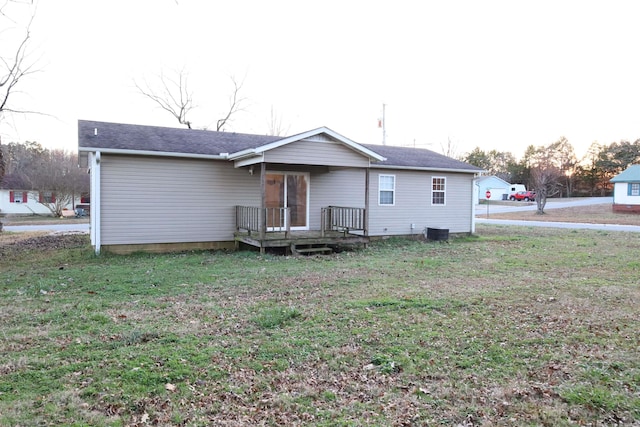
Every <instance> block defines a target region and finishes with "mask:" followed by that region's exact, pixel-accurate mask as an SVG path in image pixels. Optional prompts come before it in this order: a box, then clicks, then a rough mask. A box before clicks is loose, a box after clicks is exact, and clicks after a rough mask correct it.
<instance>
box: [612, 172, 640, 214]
mask: <svg viewBox="0 0 640 427" xmlns="http://www.w3.org/2000/svg"><path fill="white" fill-rule="evenodd" d="M611 182H612V183H613V211H614V212H633V213H640V165H632V166H629V167H628V168H627V169H626V170H624V171H623V172H621V173H620V174H619V175H617V176H615V177H613V178H612V179H611Z"/></svg>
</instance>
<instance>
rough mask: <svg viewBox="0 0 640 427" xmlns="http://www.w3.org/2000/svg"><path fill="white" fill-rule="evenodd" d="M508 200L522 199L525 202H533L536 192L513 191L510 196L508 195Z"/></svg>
mask: <svg viewBox="0 0 640 427" xmlns="http://www.w3.org/2000/svg"><path fill="white" fill-rule="evenodd" d="M509 200H511V201H514V200H518V201H522V200H524V201H525V202H529V201H531V202H535V201H536V193H534V192H533V191H518V192H517V193H513V194H512V195H511V197H509Z"/></svg>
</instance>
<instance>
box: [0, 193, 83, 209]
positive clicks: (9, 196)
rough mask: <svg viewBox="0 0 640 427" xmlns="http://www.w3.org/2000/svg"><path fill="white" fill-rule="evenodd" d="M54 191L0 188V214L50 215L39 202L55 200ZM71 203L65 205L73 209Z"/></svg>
mask: <svg viewBox="0 0 640 427" xmlns="http://www.w3.org/2000/svg"><path fill="white" fill-rule="evenodd" d="M55 197H56V195H55V193H53V192H51V191H45V192H38V191H32V190H21V189H18V188H16V189H4V188H3V189H0V214H2V215H51V211H50V210H49V209H48V208H47V207H46V206H45V205H43V204H42V203H41V202H44V203H48V202H51V203H53V202H55ZM73 206H74V205H73V204H69V205H68V206H67V208H68V209H73Z"/></svg>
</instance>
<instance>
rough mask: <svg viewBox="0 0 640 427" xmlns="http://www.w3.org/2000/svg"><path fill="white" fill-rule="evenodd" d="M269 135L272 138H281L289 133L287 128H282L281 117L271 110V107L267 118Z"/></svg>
mask: <svg viewBox="0 0 640 427" xmlns="http://www.w3.org/2000/svg"><path fill="white" fill-rule="evenodd" d="M268 126H269V135H273V136H283V135H285V134H286V133H287V132H289V128H288V127H287V128H286V129H285V128H284V126H283V124H282V116H280V115H278V113H277V112H276V111H275V110H274V109H273V105H272V106H271V115H270V116H269V123H268Z"/></svg>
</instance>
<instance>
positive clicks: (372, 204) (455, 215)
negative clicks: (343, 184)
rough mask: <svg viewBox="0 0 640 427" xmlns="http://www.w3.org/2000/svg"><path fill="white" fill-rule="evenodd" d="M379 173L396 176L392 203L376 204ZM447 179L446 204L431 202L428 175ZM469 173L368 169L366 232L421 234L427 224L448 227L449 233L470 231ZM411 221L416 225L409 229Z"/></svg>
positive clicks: (371, 233) (433, 226)
mask: <svg viewBox="0 0 640 427" xmlns="http://www.w3.org/2000/svg"><path fill="white" fill-rule="evenodd" d="M379 175H395V177H396V187H395V204H394V206H380V205H379V204H378V177H379ZM432 177H445V178H446V193H445V197H446V202H445V203H446V204H445V205H444V206H436V205H432V204H431V178H432ZM472 182H473V175H472V174H461V173H440V172H422V171H404V170H387V169H385V170H377V169H374V170H372V171H371V175H370V184H369V185H370V187H369V188H370V193H369V234H370V235H371V236H383V235H407V234H420V233H422V231H423V230H424V229H425V228H426V227H432V228H447V229H449V231H450V232H451V233H469V232H471V223H472V218H471V209H472V203H473V194H472V193H473V191H472V187H473V185H472ZM411 224H415V228H414V229H411Z"/></svg>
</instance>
